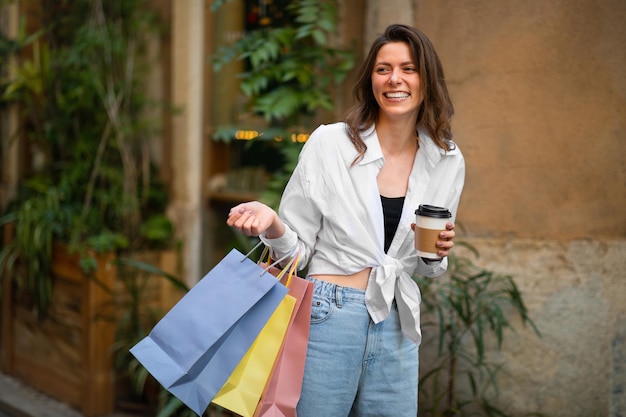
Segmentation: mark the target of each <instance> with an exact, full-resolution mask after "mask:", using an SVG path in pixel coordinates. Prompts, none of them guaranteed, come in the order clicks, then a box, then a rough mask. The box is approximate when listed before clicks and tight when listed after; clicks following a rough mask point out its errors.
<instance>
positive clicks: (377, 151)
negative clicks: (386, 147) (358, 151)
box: [358, 126, 383, 165]
mask: <svg viewBox="0 0 626 417" xmlns="http://www.w3.org/2000/svg"><path fill="white" fill-rule="evenodd" d="M361 138H362V139H363V142H364V143H365V146H367V150H366V151H365V155H363V159H361V160H360V161H359V163H358V164H359V165H367V164H369V163H372V162H375V161H378V160H382V159H383V150H382V149H381V148H380V142H379V140H378V135H377V134H376V128H375V127H374V126H371V127H369V128H367V129H366V130H365V131H364V132H363V133H362V134H361Z"/></svg>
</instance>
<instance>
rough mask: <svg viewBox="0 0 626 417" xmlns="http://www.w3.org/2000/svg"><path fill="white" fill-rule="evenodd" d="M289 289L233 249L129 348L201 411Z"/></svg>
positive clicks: (185, 400)
mask: <svg viewBox="0 0 626 417" xmlns="http://www.w3.org/2000/svg"><path fill="white" fill-rule="evenodd" d="M287 292H288V290H287V288H286V287H285V286H284V285H282V284H280V283H279V282H278V280H277V279H276V277H274V276H273V275H272V274H270V273H269V272H267V271H265V269H264V268H261V267H260V266H259V265H257V264H256V263H255V262H253V261H252V260H250V259H248V258H247V256H245V255H243V254H241V253H240V252H239V251H237V250H235V249H233V250H232V251H231V252H230V253H229V254H228V255H227V256H226V257H224V259H222V260H221V261H220V262H219V263H218V264H217V265H216V266H215V267H214V268H213V269H212V270H211V271H209V273H208V274H207V275H206V276H205V277H204V278H202V279H201V280H200V281H199V282H198V283H197V284H196V285H195V286H194V287H193V288H191V290H190V291H189V292H188V293H187V294H185V296H184V297H183V298H182V299H181V300H180V301H179V302H178V303H177V304H176V305H175V306H174V307H173V308H172V309H171V310H170V311H169V312H168V313H167V314H166V315H165V316H164V317H163V318H162V319H161V320H160V321H159V322H158V323H157V324H156V325H155V326H154V328H153V329H152V331H151V332H150V334H149V335H148V336H147V337H145V338H144V339H142V340H141V341H140V342H139V343H138V344H136V345H135V346H134V347H133V348H132V349H131V350H130V352H131V353H132V354H133V355H134V356H135V357H136V358H137V360H138V361H139V362H140V363H141V364H142V365H143V366H144V367H145V368H146V369H147V370H148V372H149V373H150V374H152V376H154V378H155V379H156V380H157V381H158V382H159V383H160V384H161V385H163V387H164V388H166V389H167V390H168V391H169V392H171V393H172V394H173V395H175V396H176V397H177V398H178V399H180V400H181V401H182V402H183V403H184V404H185V405H187V406H188V407H189V408H190V409H192V410H193V411H194V412H195V413H196V414H198V415H199V416H200V415H202V414H203V413H204V411H205V410H206V408H207V407H208V405H209V404H210V402H211V400H212V399H213V397H214V396H215V394H217V392H218V391H219V390H220V388H221V387H222V386H223V385H224V383H225V382H226V381H227V379H228V377H229V376H230V375H231V373H232V372H233V370H234V369H235V367H236V366H237V364H238V363H239V362H240V361H241V359H242V358H243V356H244V355H245V353H246V352H247V351H248V349H249V347H250V346H251V345H252V343H253V342H254V340H255V339H256V337H257V335H258V334H259V333H260V332H261V330H262V329H263V327H264V326H265V324H266V323H267V321H268V320H269V319H270V317H271V316H272V314H273V313H274V311H275V310H276V308H277V307H278V306H279V305H280V304H281V302H282V300H283V299H284V298H285V296H286V295H287Z"/></svg>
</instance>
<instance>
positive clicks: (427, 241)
mask: <svg viewBox="0 0 626 417" xmlns="http://www.w3.org/2000/svg"><path fill="white" fill-rule="evenodd" d="M451 217H452V213H450V211H449V210H448V209H446V208H444V207H437V206H431V205H428V204H420V206H419V208H418V209H417V210H415V250H417V254H418V256H420V257H422V258H427V259H441V257H440V256H439V255H437V249H438V248H437V240H439V233H440V232H442V231H444V230H446V223H448V221H449V220H450V218H451Z"/></svg>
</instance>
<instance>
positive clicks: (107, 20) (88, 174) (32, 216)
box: [0, 0, 173, 313]
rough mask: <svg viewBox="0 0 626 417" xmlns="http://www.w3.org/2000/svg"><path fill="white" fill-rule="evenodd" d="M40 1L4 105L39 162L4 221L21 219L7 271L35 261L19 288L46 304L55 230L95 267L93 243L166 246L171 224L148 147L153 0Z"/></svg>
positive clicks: (3, 258)
mask: <svg viewBox="0 0 626 417" xmlns="http://www.w3.org/2000/svg"><path fill="white" fill-rule="evenodd" d="M38 7H40V11H41V14H42V16H43V17H42V20H41V22H40V23H41V25H42V26H43V28H42V30H41V31H40V33H41V36H40V37H38V38H37V41H36V42H34V43H33V44H32V48H30V49H21V50H19V52H20V56H21V60H20V63H19V65H18V67H17V69H16V74H17V75H16V76H15V77H14V78H13V79H10V80H6V82H5V84H4V87H5V88H4V91H3V95H2V102H3V104H4V105H11V104H13V105H16V106H19V109H20V115H21V117H22V121H21V123H20V131H19V132H16V137H17V138H18V139H19V141H20V143H21V145H22V148H23V149H28V150H29V152H30V154H31V156H32V157H31V159H30V161H34V162H32V163H31V164H30V166H25V169H24V171H25V177H24V181H23V183H22V186H21V187H20V190H21V192H20V193H19V195H18V197H17V199H16V200H15V201H13V202H12V204H11V205H10V207H9V211H8V212H7V213H6V214H5V215H4V216H3V218H2V220H0V223H3V224H6V223H8V222H14V223H15V226H14V228H15V230H16V234H15V238H14V241H12V242H10V243H9V244H8V245H7V246H5V247H4V248H3V251H2V255H0V271H3V272H4V274H3V275H2V276H3V277H4V276H14V272H16V271H17V268H16V266H17V265H18V263H17V260H22V261H23V263H24V264H27V265H29V268H28V269H30V267H31V265H34V268H33V272H26V274H27V279H26V281H27V282H26V284H24V285H22V287H24V288H27V289H29V290H30V291H31V292H32V293H33V295H34V297H35V305H36V308H37V310H38V311H39V312H40V313H41V312H43V311H45V308H46V306H47V303H48V301H49V298H50V291H51V286H50V282H49V274H46V273H43V272H44V271H45V270H46V269H47V266H48V265H49V264H50V251H49V250H45V249H46V248H49V247H50V246H51V242H52V241H53V240H56V241H61V242H65V243H69V245H70V248H71V249H72V250H75V251H78V252H80V253H81V254H83V255H84V258H83V260H82V262H81V264H82V266H83V267H84V269H85V270H86V271H87V272H89V271H90V270H91V269H93V268H94V267H95V262H94V260H93V259H91V258H90V257H89V256H87V253H88V251H87V249H93V250H96V251H99V252H102V251H119V250H125V251H131V252H132V251H134V250H137V249H139V248H146V247H151V248H161V247H164V246H167V245H170V244H171V242H172V236H173V233H172V226H171V224H170V223H169V222H168V221H167V219H166V217H165V216H164V212H165V207H166V204H167V194H166V193H165V188H164V186H163V185H162V184H160V183H159V180H158V178H157V176H156V175H155V174H154V167H153V164H152V162H151V159H150V155H149V150H148V144H149V142H150V140H151V138H152V137H153V135H154V132H155V130H156V128H157V127H158V124H157V123H156V122H155V121H151V120H149V119H147V118H146V116H145V115H146V113H147V112H146V110H147V109H149V108H150V107H151V106H153V105H154V103H152V102H151V101H150V99H149V97H148V95H147V94H146V93H145V91H144V86H143V79H144V78H145V74H146V70H147V68H148V66H149V64H150V63H149V62H147V58H146V54H145V47H144V46H145V43H146V40H147V39H148V37H149V36H151V35H155V34H156V33H157V32H158V30H159V25H158V22H157V20H156V17H155V15H154V13H150V12H149V9H147V7H146V2H145V1H144V0H126V1H123V2H105V1H102V0H77V1H74V2H71V3H69V2H56V1H53V0H45V1H42V2H40V4H39V5H38ZM22 38H24V39H30V38H28V37H24V36H22ZM10 50H12V51H14V50H15V48H13V49H10ZM17 276H18V278H19V275H17Z"/></svg>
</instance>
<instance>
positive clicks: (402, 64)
mask: <svg viewBox="0 0 626 417" xmlns="http://www.w3.org/2000/svg"><path fill="white" fill-rule="evenodd" d="M376 65H389V66H391V64H390V63H389V62H384V61H381V62H377V63H376V64H375V65H374V66H376ZM404 65H416V64H415V63H414V62H413V61H405V62H401V63H400V66H404Z"/></svg>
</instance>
